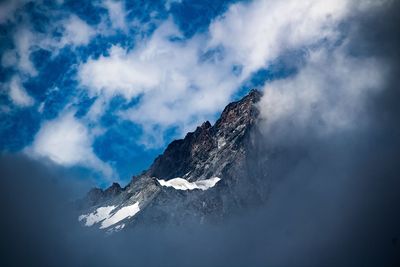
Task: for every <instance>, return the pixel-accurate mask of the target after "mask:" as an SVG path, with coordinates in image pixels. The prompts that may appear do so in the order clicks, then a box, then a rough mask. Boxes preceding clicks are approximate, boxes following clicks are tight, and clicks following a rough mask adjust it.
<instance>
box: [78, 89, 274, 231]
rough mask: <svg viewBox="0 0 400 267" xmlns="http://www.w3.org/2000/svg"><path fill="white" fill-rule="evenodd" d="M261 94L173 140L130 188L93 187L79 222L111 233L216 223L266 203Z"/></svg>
mask: <svg viewBox="0 0 400 267" xmlns="http://www.w3.org/2000/svg"><path fill="white" fill-rule="evenodd" d="M260 98H261V93H260V92H259V91H257V90H252V91H250V92H249V94H248V95H247V96H245V97H244V98H242V99H241V100H239V101H237V102H233V103H230V104H229V105H228V106H226V107H225V109H224V111H223V112H222V114H221V117H220V118H219V119H218V120H217V122H216V123H215V124H214V125H211V124H210V122H208V121H206V122H204V123H203V124H202V125H201V126H199V127H197V129H196V130H195V131H194V132H190V133H188V134H187V135H186V136H185V138H184V139H180V140H175V141H173V142H171V143H170V144H169V145H168V147H167V148H166V150H165V151H164V153H163V154H162V155H160V156H158V157H157V158H156V159H155V161H154V162H153V164H152V165H151V166H150V168H149V169H148V170H146V171H144V172H143V173H142V174H140V175H138V176H134V177H133V178H132V181H131V182H130V183H129V184H128V185H127V186H126V187H124V188H121V187H120V186H119V184H117V183H114V184H113V185H112V186H111V187H109V188H108V189H106V190H101V189H98V188H95V189H92V190H91V191H90V192H89V193H88V195H87V197H86V198H85V200H84V209H83V212H82V213H83V214H82V215H81V216H80V217H79V220H80V221H82V222H83V223H84V224H85V225H86V226H92V225H94V226H95V227H99V228H101V229H106V230H107V231H111V232H112V231H117V230H121V229H123V228H124V227H127V226H132V225H135V224H140V223H146V224H150V223H161V222H162V223H178V224H179V223H180V222H182V221H183V219H193V220H196V221H199V222H204V221H210V222H212V221H218V220H221V219H222V218H224V217H227V216H232V215H233V214H235V213H238V212H239V211H240V210H241V209H242V208H246V207H250V206H254V205H257V204H260V203H262V202H263V201H265V199H266V197H267V192H268V178H267V176H266V168H265V166H266V164H265V161H266V157H265V156H262V155H265V153H264V152H263V151H261V150H260V147H261V146H259V145H258V143H259V142H260V139H261V137H260V133H259V130H258V128H257V121H258V120H259V111H258V109H257V107H256V103H257V102H258V101H259V100H260Z"/></svg>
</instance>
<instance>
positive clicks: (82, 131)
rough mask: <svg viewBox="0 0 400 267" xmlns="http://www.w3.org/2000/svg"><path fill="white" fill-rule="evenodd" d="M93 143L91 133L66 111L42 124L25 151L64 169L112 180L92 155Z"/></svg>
mask: <svg viewBox="0 0 400 267" xmlns="http://www.w3.org/2000/svg"><path fill="white" fill-rule="evenodd" d="M93 140H94V133H93V132H91V131H90V129H88V128H87V127H86V126H85V124H84V123H83V122H82V121H80V120H78V119H77V118H76V117H75V116H74V112H72V111H68V112H65V113H62V114H60V116H59V117H57V118H55V119H54V120H50V121H44V122H43V123H42V125H41V127H40V130H39V132H38V133H37V134H36V136H35V138H34V141H33V143H32V145H31V146H30V147H28V148H26V149H25V151H26V152H27V153H28V154H29V155H31V156H32V155H34V156H36V157H44V158H48V159H50V160H52V161H53V162H55V163H58V164H60V165H63V166H75V165H78V166H84V167H88V168H91V169H94V170H97V171H99V172H100V173H102V174H103V175H104V177H105V178H111V177H112V175H113V171H112V169H111V167H110V166H109V165H107V164H106V163H104V162H103V161H101V160H100V159H99V158H98V157H97V156H96V155H95V153H94V151H93V148H92V144H93ZM113 178H114V179H115V178H116V177H113Z"/></svg>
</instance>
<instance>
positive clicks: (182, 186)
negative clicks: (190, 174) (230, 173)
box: [157, 177, 221, 190]
mask: <svg viewBox="0 0 400 267" xmlns="http://www.w3.org/2000/svg"><path fill="white" fill-rule="evenodd" d="M220 180H221V179H220V178H219V177H212V178H210V179H206V180H200V181H196V182H192V183H191V182H189V181H187V180H185V179H183V178H180V177H178V178H173V179H171V180H168V181H165V180H162V179H161V180H158V179H157V181H158V183H159V184H160V185H161V186H165V187H173V188H174V189H177V190H193V189H200V190H207V189H209V188H211V187H214V186H215V185H216V184H217V183H218V182H219V181H220Z"/></svg>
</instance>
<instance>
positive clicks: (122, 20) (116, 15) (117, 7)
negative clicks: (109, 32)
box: [103, 0, 127, 31]
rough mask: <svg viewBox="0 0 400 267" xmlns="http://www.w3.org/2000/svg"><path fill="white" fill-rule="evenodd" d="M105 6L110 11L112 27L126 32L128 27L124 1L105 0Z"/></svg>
mask: <svg viewBox="0 0 400 267" xmlns="http://www.w3.org/2000/svg"><path fill="white" fill-rule="evenodd" d="M103 5H104V7H105V8H106V9H107V11H108V15H109V17H110V21H111V24H112V27H113V28H114V29H120V30H123V31H126V30H127V25H126V11H125V7H124V1H116V0H104V1H103Z"/></svg>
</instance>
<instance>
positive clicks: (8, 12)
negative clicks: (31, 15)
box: [0, 0, 29, 24]
mask: <svg viewBox="0 0 400 267" xmlns="http://www.w3.org/2000/svg"><path fill="white" fill-rule="evenodd" d="M28 1H29V0H8V1H7V0H6V1H2V2H1V3H0V24H3V23H6V22H8V21H13V20H14V15H15V12H16V10H17V9H18V8H20V7H21V6H23V5H24V4H25V3H26V2H28Z"/></svg>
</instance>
